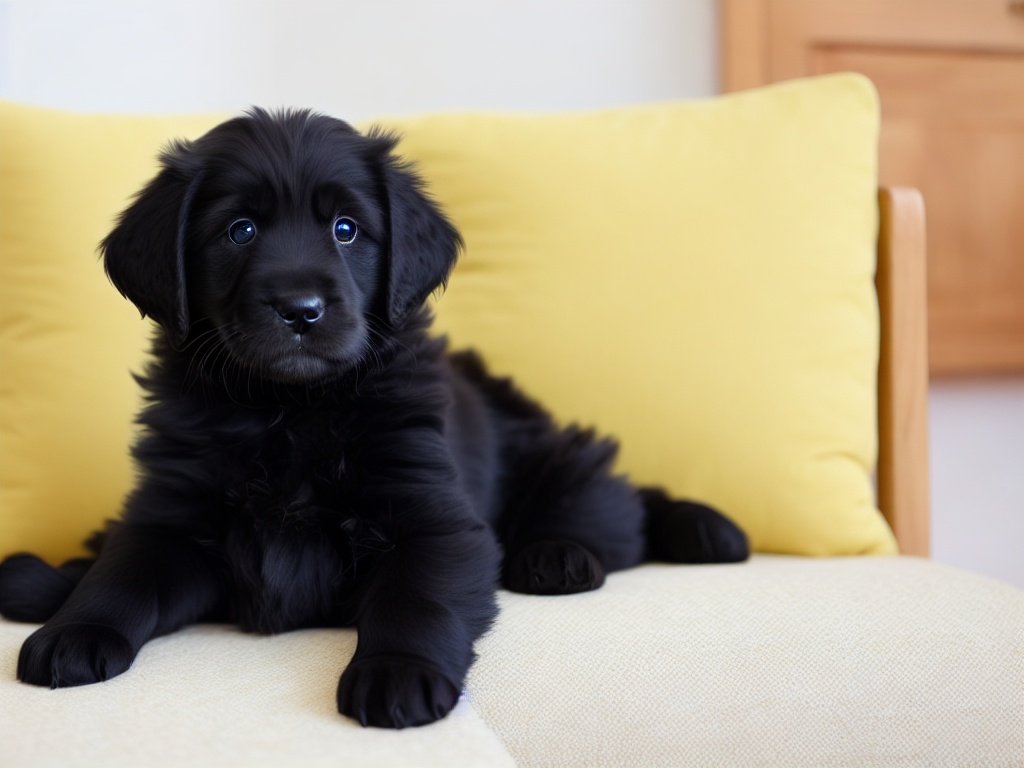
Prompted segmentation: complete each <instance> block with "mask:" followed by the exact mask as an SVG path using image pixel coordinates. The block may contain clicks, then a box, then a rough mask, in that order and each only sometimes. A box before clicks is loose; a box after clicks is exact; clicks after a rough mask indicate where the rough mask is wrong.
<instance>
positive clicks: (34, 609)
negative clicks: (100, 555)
mask: <svg viewBox="0 0 1024 768" xmlns="http://www.w3.org/2000/svg"><path fill="white" fill-rule="evenodd" d="M94 562H96V560H95V559H94V558H90V557H80V558H76V559H74V560H68V561H67V562H66V563H64V564H63V565H62V566H60V567H59V568H54V567H53V566H52V565H48V564H47V563H45V562H43V561H42V560H40V559H39V558H38V557H36V556H35V555H28V554H18V555H11V556H10V557H8V558H7V559H6V560H4V561H3V562H2V563H0V615H2V616H3V617H4V618H6V619H10V620H12V621H26V622H31V623H33V624H38V623H41V622H44V621H46V620H47V619H49V618H50V617H51V616H53V614H55V613H56V612H57V611H58V609H59V608H60V607H61V606H62V605H64V601H65V600H67V599H68V595H70V594H71V591H72V590H73V589H74V588H75V586H76V585H77V584H78V582H79V581H81V580H82V577H83V576H85V574H86V572H87V571H88V570H89V568H91V567H92V564H93V563H94Z"/></svg>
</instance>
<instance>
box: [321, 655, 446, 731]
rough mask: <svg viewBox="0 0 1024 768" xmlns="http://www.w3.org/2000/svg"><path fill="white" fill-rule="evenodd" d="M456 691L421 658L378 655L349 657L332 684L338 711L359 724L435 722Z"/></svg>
mask: <svg viewBox="0 0 1024 768" xmlns="http://www.w3.org/2000/svg"><path fill="white" fill-rule="evenodd" d="M459 693H460V692H459V688H458V686H456V685H454V684H453V683H452V682H451V681H450V680H449V679H448V678H447V677H445V676H444V675H443V674H441V672H440V671H439V670H438V669H436V668H435V667H434V666H433V665H432V664H430V663H429V662H428V661H426V660H425V659H420V658H417V657H413V656H402V655H382V656H369V657H366V658H363V659H354V660H353V661H352V663H351V664H349V666H348V669H346V670H345V671H344V672H343V673H342V675H341V680H340V681H339V682H338V711H339V712H341V714H343V715H346V716H348V717H351V718H352V719H353V720H357V721H358V722H360V723H362V725H364V726H374V727H377V728H407V727H409V726H416V725H425V724H427V723H432V722H434V721H435V720H440V719H441V718H442V717H444V716H445V715H447V714H448V713H449V712H451V710H452V709H453V708H454V707H455V705H456V704H457V703H458V701H459Z"/></svg>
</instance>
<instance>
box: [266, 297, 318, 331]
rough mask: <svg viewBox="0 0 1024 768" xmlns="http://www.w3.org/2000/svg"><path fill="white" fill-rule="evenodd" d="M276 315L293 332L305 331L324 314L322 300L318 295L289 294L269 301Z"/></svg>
mask: <svg viewBox="0 0 1024 768" xmlns="http://www.w3.org/2000/svg"><path fill="white" fill-rule="evenodd" d="M271 306H273V307H274V311H275V312H277V316H278V317H280V318H281V320H283V321H284V324H285V325H287V326H288V327H290V328H291V329H292V330H293V331H294V332H295V333H305V332H306V331H308V330H309V328H310V326H311V325H313V324H314V323H316V322H317V321H318V320H320V318H322V317H323V316H324V300H323V299H321V298H320V297H319V296H290V297H287V298H280V299H275V300H274V301H273V302H271Z"/></svg>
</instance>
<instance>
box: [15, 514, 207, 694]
mask: <svg viewBox="0 0 1024 768" xmlns="http://www.w3.org/2000/svg"><path fill="white" fill-rule="evenodd" d="M217 583H218V582H217V579H216V578H215V575H214V573H213V570H212V568H211V567H210V564H209V563H208V562H207V561H206V560H205V558H204V557H203V555H202V552H201V551H200V550H199V548H198V545H197V544H195V543H193V542H191V541H190V540H189V539H187V538H186V537H181V536H179V535H178V534H176V533H174V532H171V531H161V530H156V529H152V528H143V527H140V526H131V525H126V524H125V525H119V526H117V527H115V528H113V529H112V531H111V533H110V535H109V537H108V539H107V541H106V543H105V545H104V547H103V550H102V552H101V553H100V555H99V557H98V558H97V560H96V562H95V563H94V564H93V565H92V567H91V568H89V570H88V571H87V572H86V573H85V575H84V576H83V577H82V580H81V581H80V582H79V583H78V585H77V586H76V587H75V589H74V591H72V592H71V595H70V596H69V597H68V599H67V601H66V602H65V603H64V604H63V605H62V606H61V608H60V610H58V611H57V613H56V614H55V615H54V616H53V617H52V618H51V619H50V620H49V621H47V622H46V624H44V625H43V626H42V627H41V628H40V629H38V630H36V632H35V633H33V634H32V635H30V636H29V637H28V639H27V640H26V641H25V643H24V645H23V646H22V648H21V655H20V656H19V659H18V678H19V679H21V680H23V681H24V682H26V683H32V684H34V685H46V686H50V687H51V688H58V687H64V686H73V685H84V684H87V683H95V682H99V681H101V680H106V679H108V678H111V677H114V676H115V675H119V674H120V673H122V672H124V671H125V670H126V669H127V668H128V667H129V666H130V665H131V663H132V661H133V660H134V658H135V655H136V654H137V653H138V651H139V649H140V648H141V647H142V645H143V644H144V643H145V642H146V641H147V640H149V639H150V638H152V637H154V636H156V635H160V634H163V633H166V632H170V631H172V630H174V629H177V628H178V627H180V626H182V625H183V624H185V623H190V622H193V621H196V620H197V619H198V618H199V617H200V616H202V615H203V614H204V613H206V612H208V611H209V610H211V608H212V607H213V606H214V604H215V603H216V599H217V594H218V589H217Z"/></svg>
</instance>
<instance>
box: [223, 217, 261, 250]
mask: <svg viewBox="0 0 1024 768" xmlns="http://www.w3.org/2000/svg"><path fill="white" fill-rule="evenodd" d="M255 237H256V225H255V224H253V223H252V222H251V221H249V220H248V219H239V220H238V221H236V222H235V223H234V224H232V225H231V226H230V227H228V239H229V240H231V242H232V243H234V244H235V245H245V244H246V243H251V242H252V241H253V238H255Z"/></svg>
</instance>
